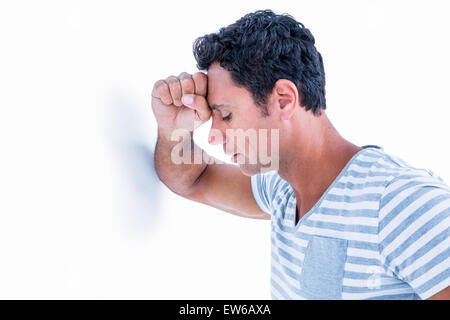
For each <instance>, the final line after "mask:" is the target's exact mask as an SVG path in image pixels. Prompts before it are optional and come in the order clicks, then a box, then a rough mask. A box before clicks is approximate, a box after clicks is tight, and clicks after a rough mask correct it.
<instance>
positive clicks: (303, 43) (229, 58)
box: [193, 10, 326, 116]
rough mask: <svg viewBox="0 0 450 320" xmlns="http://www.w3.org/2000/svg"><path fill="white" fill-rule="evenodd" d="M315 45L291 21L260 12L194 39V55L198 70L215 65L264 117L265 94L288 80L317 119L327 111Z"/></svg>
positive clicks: (323, 79)
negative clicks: (229, 75) (282, 81)
mask: <svg viewBox="0 0 450 320" xmlns="http://www.w3.org/2000/svg"><path fill="white" fill-rule="evenodd" d="M314 43H315V40H314V37H313V35H312V34H311V32H310V31H309V30H308V29H307V28H305V27H304V25H303V24H302V23H300V22H298V21H296V20H295V19H294V18H293V17H292V16H290V15H288V14H282V15H278V14H275V13H274V12H273V11H271V10H259V11H256V12H253V13H249V14H247V15H245V16H244V17H242V18H240V19H239V20H237V21H236V22H235V23H233V24H231V25H229V26H227V27H224V28H221V29H220V30H219V32H217V33H211V34H207V35H205V36H203V37H200V38H198V39H196V40H195V42H194V44H193V51H194V56H195V59H196V60H197V67H198V68H199V69H200V70H208V69H209V67H210V66H211V64H213V63H214V62H219V63H220V66H221V67H222V68H224V69H226V70H228V71H229V72H230V74H231V77H232V79H233V81H234V82H235V83H236V84H238V85H241V86H243V87H245V88H247V89H248V90H249V91H250V92H251V94H252V96H253V99H254V101H255V103H256V104H257V105H258V106H260V107H261V108H262V112H263V115H265V116H266V115H268V109H267V98H268V95H269V94H270V93H271V92H272V90H273V88H274V86H275V82H276V81H277V80H279V79H287V80H290V81H292V82H293V83H294V84H295V85H296V86H297V89H298V90H299V94H300V98H301V105H303V106H304V107H305V108H306V110H310V109H312V111H313V113H314V114H320V110H321V109H325V108H326V104H325V71H324V67H323V61H322V56H321V55H320V53H319V52H318V51H317V49H316V48H315V46H314Z"/></svg>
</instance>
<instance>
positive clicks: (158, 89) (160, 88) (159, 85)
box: [153, 80, 167, 94]
mask: <svg viewBox="0 0 450 320" xmlns="http://www.w3.org/2000/svg"><path fill="white" fill-rule="evenodd" d="M165 89H167V83H166V82H164V80H158V81H156V82H155V84H154V85H153V92H154V93H155V94H160V93H162V92H164V90H165Z"/></svg>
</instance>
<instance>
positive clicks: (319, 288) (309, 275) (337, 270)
mask: <svg viewBox="0 0 450 320" xmlns="http://www.w3.org/2000/svg"><path fill="white" fill-rule="evenodd" d="M346 257H347V240H344V239H335V238H327V237H320V236H314V237H312V238H311V239H310V240H309V243H308V248H307V249H306V253H305V258H304V262H303V267H302V273H301V275H300V286H301V290H302V293H304V294H305V298H308V299H323V300H325V299H333V300H336V299H341V298H342V279H343V276H344V264H345V260H346Z"/></svg>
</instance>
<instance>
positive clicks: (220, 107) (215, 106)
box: [209, 104, 228, 110]
mask: <svg viewBox="0 0 450 320" xmlns="http://www.w3.org/2000/svg"><path fill="white" fill-rule="evenodd" d="M209 107H210V108H211V110H218V109H222V108H227V107H228V106H227V105H225V104H212V105H210V106H209Z"/></svg>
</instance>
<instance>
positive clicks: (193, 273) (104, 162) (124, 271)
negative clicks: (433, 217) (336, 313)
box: [0, 0, 450, 299]
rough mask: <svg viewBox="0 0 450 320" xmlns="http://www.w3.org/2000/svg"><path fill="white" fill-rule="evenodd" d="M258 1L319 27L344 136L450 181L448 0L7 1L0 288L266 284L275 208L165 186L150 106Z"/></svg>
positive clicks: (145, 292)
mask: <svg viewBox="0 0 450 320" xmlns="http://www.w3.org/2000/svg"><path fill="white" fill-rule="evenodd" d="M266 8H270V9H273V10H275V11H276V12H277V13H284V12H287V13H290V14H291V15H293V16H294V17H295V18H296V19H297V20H299V21H301V22H302V23H304V24H305V25H306V27H308V28H309V29H310V30H311V31H312V33H313V35H314V36H315V38H316V46H317V48H318V50H319V51H320V52H321V53H322V56H323V59H324V64H325V71H326V76H327V86H326V89H327V105H328V109H327V110H328V115H329V117H330V118H331V120H332V121H333V123H334V124H335V126H336V128H337V129H338V131H340V133H341V134H342V135H343V136H344V137H345V138H347V139H348V140H350V141H352V142H354V143H356V144H359V145H363V144H378V145H381V146H383V147H384V149H385V150H386V151H387V152H388V153H392V154H394V155H397V156H400V157H401V158H403V159H405V160H406V161H407V162H409V163H411V164H413V165H415V166H418V167H425V168H427V169H430V170H432V171H434V172H436V173H437V174H438V175H440V176H441V177H442V178H443V179H444V180H445V181H446V182H447V183H448V182H449V181H450V166H449V163H450V151H449V142H448V138H449V133H450V130H449V125H450V124H449V121H450V117H449V115H450V112H449V108H450V102H449V96H448V87H449V74H450V62H449V57H450V46H449V40H448V34H449V31H450V20H449V19H448V12H449V8H448V2H447V1H421V2H416V1H376V2H375V1H299V0H296V1H280V0H277V1H211V0H209V1H179V2H175V1H161V2H157V1H142V2H137V1H120V2H119V1H85V2H84V1H73V2H71V1H70V2H69V1H53V2H50V1H39V2H38V1H26V2H24V1H2V2H1V4H0V146H1V149H0V150H1V158H0V159H1V160H0V298H3V299H5V298H7V299H12V298H25V299H28V298H39V299H49V298H57V299H67V298H75V299H77V298H84V299H91V298H101V299H109V298H124V299H131V298H134V299H163V298H172V299H198V298H203V299H244V298H248V299H266V298H270V233H269V222H268V221H256V220H255V221H253V220H246V219H243V218H238V217H235V216H232V215H229V214H227V213H222V212H219V211H217V210H214V209H211V208H208V207H206V206H202V205H198V204H195V203H193V202H190V201H188V200H185V199H182V198H180V197H177V196H175V195H174V194H172V193H170V192H169V191H168V189H166V188H165V187H164V186H163V185H162V184H161V183H160V182H159V181H158V180H157V178H156V176H155V173H154V170H153V148H154V144H155V138H156V127H155V121H154V119H153V117H152V113H151V109H150V104H149V95H150V91H151V88H152V84H153V82H154V81H156V80H157V79H159V78H165V77H167V76H169V75H171V74H175V75H178V74H179V73H180V72H182V71H188V72H195V71H196V68H195V61H194V58H193V55H192V49H191V46H192V42H193V41H194V39H195V38H196V37H198V36H201V35H204V34H205V33H210V32H214V31H217V30H218V28H219V27H222V26H225V25H228V24H230V23H232V22H234V21H235V20H237V19H238V18H240V17H241V16H243V15H244V14H245V13H248V12H252V11H255V10H257V9H266ZM208 125H209V124H205V125H204V126H203V127H202V128H200V132H199V133H198V134H197V135H196V140H197V141H198V143H200V144H201V145H202V146H205V145H206V143H205V142H206V133H207V131H208ZM205 147H206V146H205ZM208 150H209V151H210V152H212V153H214V154H216V155H217V156H220V157H221V155H220V154H219V153H215V152H216V151H215V150H213V149H211V148H209V149H208ZM211 150H212V151H211Z"/></svg>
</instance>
